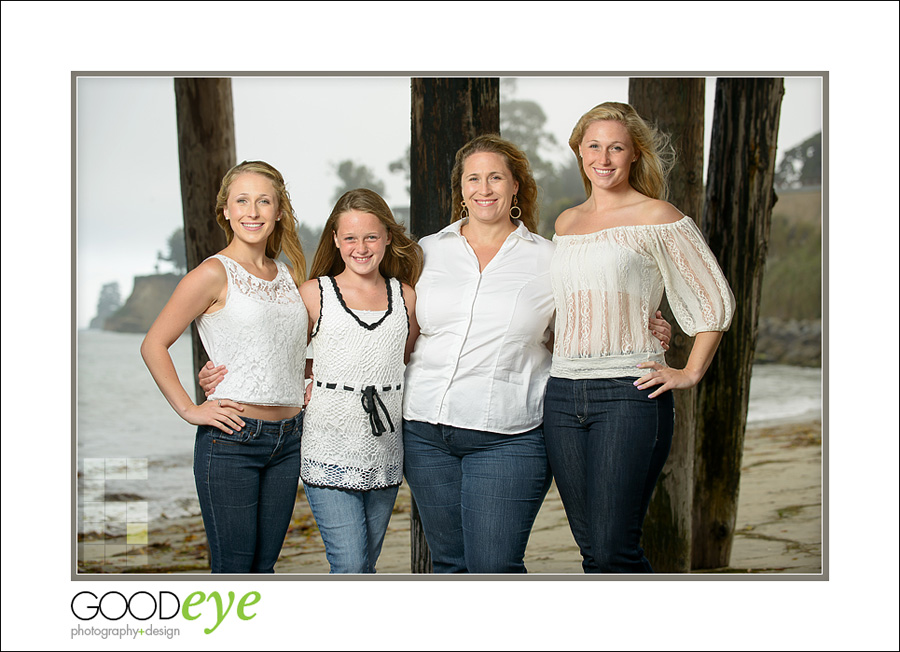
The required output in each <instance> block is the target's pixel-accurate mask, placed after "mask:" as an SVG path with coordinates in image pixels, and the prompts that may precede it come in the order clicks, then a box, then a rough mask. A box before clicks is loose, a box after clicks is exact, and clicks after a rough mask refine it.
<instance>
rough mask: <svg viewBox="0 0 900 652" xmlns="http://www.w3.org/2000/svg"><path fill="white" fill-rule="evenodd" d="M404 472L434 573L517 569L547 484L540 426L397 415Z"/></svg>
mask: <svg viewBox="0 0 900 652" xmlns="http://www.w3.org/2000/svg"><path fill="white" fill-rule="evenodd" d="M403 449H404V473H405V475H406V481H407V482H409V487H410V490H411V491H412V494H413V497H414V498H415V500H416V505H417V507H418V509H419V514H420V516H421V517H422V527H423V529H424V530H425V539H426V540H427V541H428V548H429V549H430V551H431V559H432V562H433V564H434V572H435V573H467V572H468V573H524V572H526V571H525V546H526V545H527V544H528V536H529V535H530V534H531V526H532V525H534V519H535V517H537V513H538V510H540V508H541V504H542V503H543V502H544V496H545V495H546V494H547V490H548V489H549V488H550V467H549V465H548V464H547V453H546V450H545V448H544V437H543V434H542V432H541V428H535V429H534V430H530V431H528V432H525V433H522V434H519V435H502V434H497V433H490V432H483V431H480V430H467V429H464V428H455V427H453V426H445V425H434V424H430V423H423V422H421V421H404V422H403Z"/></svg>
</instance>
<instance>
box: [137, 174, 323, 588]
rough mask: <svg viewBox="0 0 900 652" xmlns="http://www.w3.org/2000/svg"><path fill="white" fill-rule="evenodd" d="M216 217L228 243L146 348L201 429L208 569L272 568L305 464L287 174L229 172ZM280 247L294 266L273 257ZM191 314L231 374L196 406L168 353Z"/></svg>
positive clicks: (170, 393) (167, 312)
mask: <svg viewBox="0 0 900 652" xmlns="http://www.w3.org/2000/svg"><path fill="white" fill-rule="evenodd" d="M216 220H217V222H218V223H219V225H220V226H221V227H222V228H223V229H224V230H225V233H226V236H227V240H228V245H227V246H226V247H225V248H224V249H223V250H222V251H220V252H219V253H218V254H216V255H215V256H212V257H210V258H208V259H206V260H205V261H203V262H202V263H200V265H198V266H197V267H196V268H195V269H193V270H191V271H190V272H189V273H188V274H187V275H186V276H185V277H184V278H183V279H182V280H181V282H180V283H179V284H178V287H177V288H176V289H175V292H174V293H173V294H172V297H171V299H170V300H169V302H168V303H167V304H166V306H165V307H164V308H163V310H162V312H161V313H160V315H159V317H158V318H157V319H156V321H155V322H154V323H153V325H152V326H151V327H150V330H149V331H148V333H147V336H146V337H145V338H144V342H143V344H142V345H141V355H142V356H143V358H144V362H145V363H146V364H147V367H148V369H149V370H150V373H151V374H152V376H153V379H154V380H155V381H156V384H157V385H158V386H159V389H160V391H161V392H162V393H163V395H164V396H165V398H166V400H167V401H168V402H169V404H170V405H171V406H172V408H173V409H174V410H175V411H176V412H177V413H178V415H179V416H180V417H181V418H183V419H184V420H185V421H187V422H188V423H190V424H193V425H196V426H197V435H196V441H195V447H194V478H195V481H196V485H197V494H198V496H199V499H200V509H201V512H202V514H203V525H204V527H205V529H206V536H207V540H208V543H209V553H210V567H211V569H212V572H213V573H272V572H274V566H275V562H276V561H277V559H278V554H279V552H280V551H281V546H282V543H283V542H284V537H285V533H286V532H287V527H288V524H289V522H290V518H291V513H292V511H293V507H294V500H295V498H296V496H297V487H298V475H299V471H300V431H301V410H302V408H303V393H304V386H303V368H304V365H305V361H306V328H307V313H306V308H305V306H304V304H303V301H302V299H301V296H300V293H299V290H298V286H299V285H300V283H301V282H302V281H303V280H304V275H305V271H306V262H305V259H304V257H303V251H302V249H301V246H300V241H299V239H298V238H297V225H296V218H295V217H294V211H293V208H292V206H291V202H290V196H289V195H288V192H287V190H286V188H285V184H284V178H283V177H282V176H281V173H279V172H278V170H276V169H275V168H273V167H272V166H271V165H269V164H268V163H264V162H262V161H245V162H243V163H241V164H240V165H237V166H235V167H234V168H232V169H231V170H229V171H228V173H227V174H226V175H225V177H224V178H223V180H222V185H221V188H220V190H219V194H218V197H217V199H216ZM282 251H285V252H286V253H287V255H288V258H289V259H290V261H291V265H292V267H291V266H288V265H286V264H285V263H282V262H279V261H276V260H275V258H276V257H277V256H278V255H279V254H280V253H281V252H282ZM194 320H196V322H197V328H198V330H199V332H200V337H201V339H202V340H203V345H204V348H205V349H206V352H207V354H208V355H209V357H210V360H211V361H212V362H213V363H214V364H217V365H227V366H228V369H229V370H230V373H229V374H228V375H227V376H225V378H224V380H223V381H222V383H221V384H220V385H219V387H218V388H217V389H216V392H215V393H214V394H212V395H211V396H209V400H207V401H206V402H204V403H202V404H201V405H195V404H194V402H193V400H192V399H191V397H190V396H189V395H188V393H187V391H186V390H185V389H184V387H182V385H181V383H180V382H179V380H178V376H177V375H176V373H175V366H174V364H173V363H172V358H171V356H170V355H169V351H168V349H169V347H170V346H171V345H172V344H173V343H174V342H175V340H176V339H177V338H178V337H179V336H180V335H181V333H183V332H184V330H185V329H186V328H187V327H188V326H189V325H190V323H191V321H194Z"/></svg>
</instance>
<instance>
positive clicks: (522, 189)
mask: <svg viewBox="0 0 900 652" xmlns="http://www.w3.org/2000/svg"><path fill="white" fill-rule="evenodd" d="M479 152H488V153H492V154H499V155H500V156H502V157H503V158H504V160H505V161H506V167H508V168H509V171H510V172H511V173H512V176H513V178H514V179H515V180H516V181H518V182H519V191H518V192H517V193H516V197H517V201H518V203H517V204H516V205H517V206H518V207H519V208H520V209H521V210H522V214H521V215H520V216H519V218H518V219H520V220H522V224H524V225H525V228H527V229H528V230H529V231H531V232H532V233H537V232H538V228H537V227H538V201H537V198H538V197H537V195H538V190H537V183H535V181H534V174H532V172H531V164H530V163H529V162H528V157H527V156H525V152H523V151H522V150H521V149H519V148H518V147H516V146H515V145H514V144H513V143H511V142H510V141H508V140H506V139H505V138H501V137H500V136H498V135H496V134H484V135H481V136H476V137H475V138H473V139H472V140H470V141H469V142H468V143H466V144H465V145H463V146H462V147H460V148H459V151H458V152H456V158H455V159H454V162H453V171H452V172H451V173H450V187H451V197H453V211H452V213H451V215H450V222H456V221H457V220H458V219H460V218H461V217H462V204H461V203H460V201H461V198H462V175H463V166H464V165H465V163H466V159H467V158H469V157H470V156H472V154H477V153H479Z"/></svg>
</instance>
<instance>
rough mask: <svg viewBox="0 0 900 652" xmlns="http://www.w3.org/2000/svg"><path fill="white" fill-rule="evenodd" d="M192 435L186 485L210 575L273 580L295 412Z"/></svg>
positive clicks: (290, 473)
mask: <svg viewBox="0 0 900 652" xmlns="http://www.w3.org/2000/svg"><path fill="white" fill-rule="evenodd" d="M241 418H242V420H243V421H244V423H245V424H246V425H245V426H244V427H243V429H241V430H240V431H237V432H234V433H233V434H230V435H229V434H227V433H225V432H223V431H221V430H219V429H218V428H215V427H213V426H200V427H198V428H197V438H196V440H195V443H194V481H195V482H196V484H197V495H198V497H199V498H200V511H201V513H202V514H203V526H204V527H205V528H206V538H207V541H208V543H209V556H210V568H211V570H212V572H213V573H274V572H275V570H274V568H275V562H276V561H277V560H278V555H279V553H280V552H281V545H282V544H283V543H284V536H285V534H286V533H287V528H288V525H289V524H290V521H291V514H292V513H293V511H294V500H296V498H297V488H298V486H299V478H300V434H301V430H302V422H303V416H302V413H300V414H298V415H297V416H295V417H292V418H290V419H284V420H283V421H260V420H259V419H248V418H247V417H241Z"/></svg>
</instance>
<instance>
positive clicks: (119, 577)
mask: <svg viewBox="0 0 900 652" xmlns="http://www.w3.org/2000/svg"><path fill="white" fill-rule="evenodd" d="M828 75H829V73H828V71H777V72H773V71H741V72H734V71H710V70H706V71H674V72H673V71H605V72H602V73H601V72H585V71H532V72H520V71H500V72H497V71H489V72H483V71H477V72H472V71H467V72H460V71H456V72H453V71H450V72H448V71H437V72H434V71H432V72H422V71H380V72H373V71H357V72H348V71H342V72H328V71H303V72H289V71H288V72H285V71H231V72H229V71H194V72H185V71H137V72H128V71H72V73H71V123H70V124H71V145H70V146H71V153H70V158H71V177H70V179H71V232H72V243H71V253H72V262H71V268H70V275H71V298H72V313H71V317H70V323H71V351H72V357H71V370H72V371H71V386H72V391H71V397H70V400H71V422H72V437H71V464H72V477H71V492H72V493H71V513H70V516H71V578H70V579H72V580H74V581H78V580H88V581H148V580H152V581H176V582H177V581H196V579H197V578H203V580H204V581H226V580H227V581H235V580H238V581H254V582H256V581H260V580H263V581H267V582H272V581H288V582H290V581H298V580H325V581H360V580H364V581H382V580H384V581H391V580H399V581H429V582H433V581H436V582H441V581H484V580H491V581H492V580H503V581H539V580H551V581H559V580H570V581H651V582H654V581H666V580H674V581H823V580H824V581H827V580H828V579H829V578H828V573H829V566H830V564H829V561H830V560H829V545H828V538H829V537H828V533H829V529H828V528H829V519H828V503H829V491H828V486H829V482H828V459H829V455H828V448H829V436H828V435H829V428H828V361H829V355H828V342H829V329H828V319H827V316H828V308H829V301H828V287H829V275H828V251H829V249H828V242H829V238H828V217H829V211H828V206H829V183H828V176H829V175H828V172H829V161H828V158H829V157H828V152H829V146H830V139H829V124H828V120H829V106H828V104H829V79H828ZM473 76H476V77H820V78H821V79H822V316H823V318H822V572H821V573H820V574H803V575H796V574H794V575H792V574H779V575H756V574H750V575H737V574H734V573H728V574H718V575H714V574H709V573H699V574H661V573H658V574H654V575H575V574H541V575H535V574H529V575H433V574H430V575H424V574H412V573H410V574H378V575H372V576H366V577H363V576H359V575H328V574H324V573H323V574H300V573H294V574H284V575H249V574H248V575H227V574H222V575H219V574H216V575H213V574H210V573H181V574H178V575H171V574H159V575H157V574H154V573H119V574H108V575H107V574H88V573H79V572H78V570H77V568H78V494H77V491H78V419H77V412H76V410H77V406H78V353H77V352H78V329H77V305H78V304H77V301H76V295H77V286H78V282H77V272H78V265H77V262H78V220H77V205H78V204H77V188H78V186H77V179H78V173H77V162H78V156H77V152H78V141H77V129H76V120H77V97H78V94H77V82H78V79H79V78H81V77H172V78H175V77H347V78H352V77H473Z"/></svg>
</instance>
